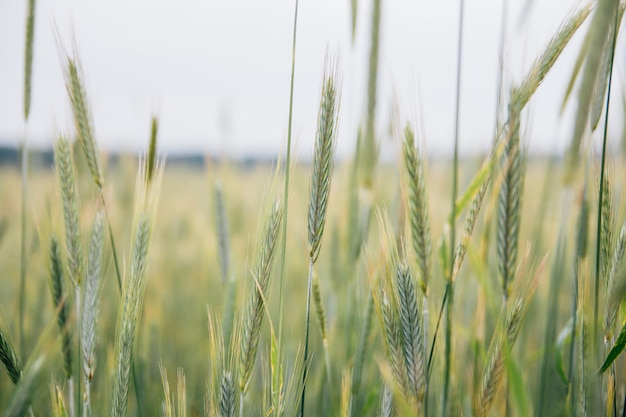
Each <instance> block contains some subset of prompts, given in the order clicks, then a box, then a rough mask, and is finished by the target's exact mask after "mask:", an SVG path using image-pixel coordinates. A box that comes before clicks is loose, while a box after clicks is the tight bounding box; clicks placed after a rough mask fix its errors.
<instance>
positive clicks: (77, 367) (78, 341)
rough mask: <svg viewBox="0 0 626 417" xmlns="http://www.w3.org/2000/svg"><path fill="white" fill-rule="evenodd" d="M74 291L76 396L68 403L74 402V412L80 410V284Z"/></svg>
mask: <svg viewBox="0 0 626 417" xmlns="http://www.w3.org/2000/svg"><path fill="white" fill-rule="evenodd" d="M74 291H75V292H76V306H75V307H76V334H77V335H78V337H77V338H76V352H77V354H76V363H77V366H76V369H77V376H76V398H73V399H72V398H70V403H71V402H72V401H74V402H75V405H74V406H73V407H72V408H74V409H75V410H76V413H78V412H79V410H80V404H81V395H80V374H81V371H82V369H83V365H82V363H81V354H80V352H82V351H83V349H82V346H81V340H80V331H81V326H82V322H81V321H82V320H81V314H80V312H81V311H82V310H81V307H80V286H78V285H77V286H76V287H75V288H74ZM74 416H78V414H74V415H72V416H71V417H74Z"/></svg>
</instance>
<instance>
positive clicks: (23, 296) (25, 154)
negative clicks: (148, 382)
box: [19, 129, 28, 357]
mask: <svg viewBox="0 0 626 417" xmlns="http://www.w3.org/2000/svg"><path fill="white" fill-rule="evenodd" d="M27 170H28V149H27V148H26V129H24V137H23V139H22V202H21V204H22V206H21V224H20V233H21V241H20V314H19V334H20V336H19V337H20V351H21V352H22V357H26V349H25V343H24V310H25V307H26V264H27V262H26V193H27V192H28V182H27V172H28V171H27Z"/></svg>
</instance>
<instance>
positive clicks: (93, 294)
mask: <svg viewBox="0 0 626 417" xmlns="http://www.w3.org/2000/svg"><path fill="white" fill-rule="evenodd" d="M103 225H104V212H102V211H98V212H97V213H96V218H95V221H94V225H93V231H92V233H91V246H90V248H89V258H88V264H87V277H86V279H85V302H84V304H83V311H82V316H81V317H82V320H81V335H80V336H81V347H82V354H83V377H84V381H85V396H84V401H83V407H84V408H83V410H84V411H83V415H85V416H87V415H91V381H92V379H93V376H94V373H95V370H96V322H97V320H98V313H99V294H100V287H101V283H100V281H101V270H102V250H103V243H104V239H103Z"/></svg>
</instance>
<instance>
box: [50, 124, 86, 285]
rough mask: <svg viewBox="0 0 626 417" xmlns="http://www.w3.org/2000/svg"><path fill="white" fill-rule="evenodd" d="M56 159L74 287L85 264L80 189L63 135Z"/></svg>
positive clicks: (68, 145)
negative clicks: (81, 233)
mask: <svg viewBox="0 0 626 417" xmlns="http://www.w3.org/2000/svg"><path fill="white" fill-rule="evenodd" d="M54 160H55V163H56V168H57V169H56V171H57V179H58V183H59V188H60V190H61V202H62V204H63V219H64V221H65V246H66V248H67V264H68V265H67V266H68V273H69V277H70V280H71V281H72V283H73V284H74V287H78V286H79V285H80V283H81V280H82V264H83V253H82V245H81V241H80V223H79V221H78V189H77V187H76V174H75V172H74V159H73V156H72V150H71V147H70V144H69V142H68V141H67V139H65V138H64V137H63V136H60V137H59V140H58V141H57V143H56V145H55V148H54Z"/></svg>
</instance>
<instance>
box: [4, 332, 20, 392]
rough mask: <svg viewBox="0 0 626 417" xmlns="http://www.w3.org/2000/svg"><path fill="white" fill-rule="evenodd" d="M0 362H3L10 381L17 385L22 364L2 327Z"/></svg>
mask: <svg viewBox="0 0 626 417" xmlns="http://www.w3.org/2000/svg"><path fill="white" fill-rule="evenodd" d="M0 362H2V364H4V367H5V369H6V371H7V374H8V375H9V378H10V379H11V382H13V383H14V384H15V385H17V383H18V382H19V380H20V378H21V377H22V365H21V364H20V361H19V359H18V358H17V353H16V352H15V349H13V346H12V345H11V342H10V341H9V337H8V336H7V335H6V334H5V333H4V331H3V330H2V329H0Z"/></svg>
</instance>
